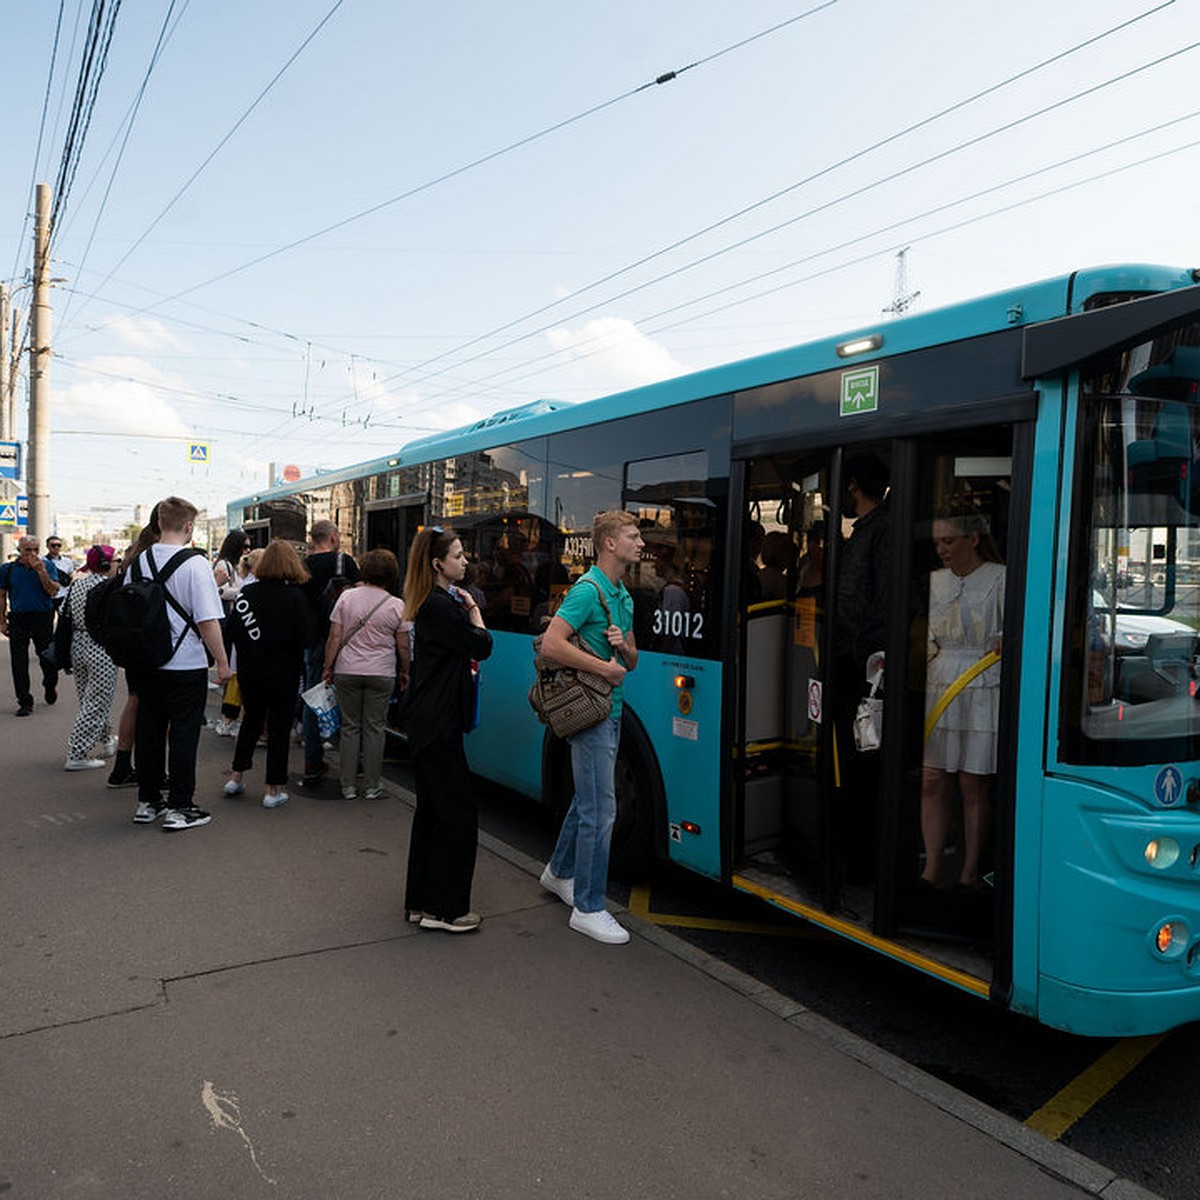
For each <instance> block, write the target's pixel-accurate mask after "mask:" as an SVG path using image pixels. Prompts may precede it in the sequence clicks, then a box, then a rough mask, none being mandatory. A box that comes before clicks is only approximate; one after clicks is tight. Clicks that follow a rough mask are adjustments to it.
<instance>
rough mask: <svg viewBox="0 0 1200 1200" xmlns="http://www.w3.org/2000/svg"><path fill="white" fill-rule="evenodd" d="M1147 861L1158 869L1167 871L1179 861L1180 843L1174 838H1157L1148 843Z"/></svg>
mask: <svg viewBox="0 0 1200 1200" xmlns="http://www.w3.org/2000/svg"><path fill="white" fill-rule="evenodd" d="M1145 853H1146V862H1148V863H1149V864H1150V866H1152V867H1153V868H1154V869H1155V870H1156V871H1165V870H1166V869H1167V868H1168V867H1173V866H1174V865H1175V864H1176V863H1177V862H1178V861H1179V843H1178V842H1177V841H1176V840H1175V839H1174V838H1169V837H1161V838H1155V839H1154V840H1153V841H1152V842H1148V843H1147V845H1146V851H1145Z"/></svg>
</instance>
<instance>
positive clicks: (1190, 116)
mask: <svg viewBox="0 0 1200 1200" xmlns="http://www.w3.org/2000/svg"><path fill="white" fill-rule="evenodd" d="M1198 44H1200V43H1198ZM1192 48H1195V47H1192ZM1179 53H1183V51H1180V52H1179ZM1032 115H1034V116H1036V115H1037V114H1032ZM1197 117H1200V109H1196V110H1194V111H1192V112H1190V113H1186V114H1184V115H1182V116H1179V117H1174V118H1172V119H1171V120H1168V121H1164V122H1161V123H1160V124H1158V125H1155V126H1152V127H1150V128H1148V129H1144V130H1141V131H1140V132H1138V133H1135V134H1129V135H1127V136H1125V137H1122V138H1117V139H1115V140H1113V141H1110V142H1107V143H1106V144H1104V145H1103V146H1098V147H1094V148H1093V149H1091V150H1088V151H1084V152H1082V153H1080V154H1076V155H1072V156H1071V157H1069V158H1065V159H1060V160H1058V161H1056V162H1054V163H1050V164H1047V165H1046V166H1044V167H1040V168H1038V169H1037V170H1034V171H1029V172H1026V173H1024V174H1022V175H1017V176H1014V177H1013V178H1011V179H1008V180H1005V181H1003V182H1002V183H997V184H994V185H992V186H990V187H987V188H983V189H981V190H979V191H977V192H974V193H972V194H971V195H969V196H963V197H960V198H959V199H957V200H953V201H949V202H947V203H945V204H940V205H937V206H935V207H933V208H931V209H927V210H925V211H924V212H922V213H918V214H916V215H915V216H912V217H908V218H905V219H904V220H902V221H895V222H892V223H890V224H888V225H884V226H881V227H879V228H877V229H873V230H871V231H870V232H868V233H865V234H860V235H858V236H857V237H854V238H850V239H848V240H846V241H844V242H841V243H838V244H837V245H834V246H827V247H825V248H824V249H821V250H818V251H814V252H813V253H811V254H809V255H806V256H804V257H802V258H799V259H794V260H793V261H791V262H789V263H785V264H782V265H780V266H777V267H773V268H771V269H770V270H767V271H763V272H760V273H758V274H756V275H753V276H749V277H747V278H746V279H742V280H739V281H738V282H735V283H731V284H727V285H726V286H724V287H721V288H718V289H716V290H715V291H712V292H709V293H707V294H705V295H703V296H696V297H692V298H691V299H689V300H686V301H683V302H681V303H679V304H675V305H672V306H670V307H668V308H665V309H660V310H659V311H657V312H653V313H649V314H647V315H645V316H642V317H639V318H638V320H637V322H636V323H637V324H638V325H641V324H644V323H646V322H650V321H654V320H657V319H658V318H660V317H664V316H668V315H670V314H671V313H674V312H678V311H679V310H681V309H685V308H689V307H692V306H693V305H696V304H702V303H704V302H705V301H706V300H710V299H715V298H716V297H717V296H720V295H724V294H726V293H728V292H730V291H736V290H737V289H738V288H741V287H748V286H749V285H750V284H752V283H756V282H759V281H761V280H763V279H767V278H770V277H771V276H773V275H777V274H780V273H782V272H784V271H788V270H792V269H794V268H795V267H797V266H802V265H803V264H804V263H806V262H811V261H813V260H814V259H817V258H823V257H825V256H826V255H829V254H834V253H836V252H837V251H839V250H844V249H848V248H849V247H850V246H854V245H857V244H859V243H861V242H864V241H867V240H868V239H870V238H873V237H878V236H880V235H881V234H884V233H889V232H892V231H894V230H896V229H899V228H901V227H902V226H904V225H909V224H912V222H914V221H918V220H924V219H925V218H927V217H930V216H934V215H936V214H938V213H941V212H945V211H947V210H948V209H951V208H955V207H958V206H960V205H962V204H967V203H970V202H971V201H973V200H978V199H980V198H982V197H983V196H986V195H990V194H992V193H995V192H997V191H1001V190H1003V189H1004V188H1008V187H1012V186H1015V185H1016V184H1018V183H1024V182H1027V181H1028V180H1030V179H1033V178H1036V177H1037V176H1039V175H1044V174H1046V173H1047V172H1049V171H1052V170H1058V169H1059V168H1061V167H1065V166H1070V165H1071V164H1073V163H1077V162H1080V161H1082V160H1083V159H1086V158H1090V157H1094V156H1095V155H1097V154H1102V153H1104V152H1106V151H1108V150H1112V149H1115V148H1116V147H1118V146H1122V145H1125V144H1127V143H1129V142H1133V141H1135V140H1137V139H1139V138H1143V137H1148V136H1150V135H1152V134H1155V133H1161V132H1162V131H1163V130H1165V129H1169V128H1171V127H1172V126H1175V125H1180V124H1182V123H1184V122H1185V121H1190V120H1194V119H1195V118H1197ZM993 132H999V131H993ZM985 136H991V135H985ZM1197 144H1198V143H1197V142H1189V143H1186V144H1184V145H1182V146H1178V147H1174V148H1172V149H1171V150H1168V151H1163V152H1161V153H1160V154H1155V155H1152V156H1150V157H1148V158H1144V159H1140V160H1138V161H1137V162H1135V163H1132V164H1128V165H1126V166H1122V167H1118V168H1114V169H1112V170H1110V171H1106V172H1102V173H1101V174H1099V175H1096V176H1092V177H1090V178H1088V179H1086V180H1081V181H1076V182H1074V183H1070V184H1064V185H1063V186H1061V187H1058V188H1054V189H1051V190H1050V191H1047V192H1043V193H1039V194H1038V195H1037V196H1033V197H1029V198H1027V199H1025V200H1021V201H1017V202H1014V203H1013V204H1009V205H1005V206H1003V207H1002V208H999V209H994V210H991V211H990V212H988V213H984V214H981V215H979V216H976V217H971V218H968V219H966V220H963V221H960V222H956V223H955V224H953V225H949V226H944V227H942V228H941V229H938V230H935V231H932V232H929V233H925V234H920V235H917V236H916V237H912V236H906V237H905V239H904V241H905V243H906V244H908V243H911V242H916V241H927V240H928V239H929V238H931V237H934V236H939V235H941V234H944V233H949V232H952V231H953V230H955V229H959V228H962V227H964V226H965V225H968V224H973V223H975V222H977V221H979V220H983V219H984V218H986V217H991V216H996V215H999V214H1001V213H1004V212H1009V211H1012V210H1013V209H1015V208H1020V207H1023V206H1025V205H1027V204H1030V203H1033V202H1034V201H1036V200H1041V199H1046V198H1048V197H1050V196H1055V195H1059V194H1061V193H1062V192H1065V191H1070V190H1072V189H1074V188H1076V187H1079V186H1082V184H1083V183H1091V182H1095V181H1096V180H1098V179H1104V178H1107V177H1108V176H1110V175H1112V174H1116V173H1119V172H1122V171H1127V170H1131V169H1133V167H1136V166H1140V165H1144V164H1145V163H1148V162H1153V161H1156V160H1157V159H1159V158H1161V157H1164V156H1166V155H1170V154H1178V153H1181V152H1183V151H1184V150H1188V149H1192V148H1193V147H1195V146H1196V145H1197ZM947 153H948V152H947ZM880 182H886V181H880ZM871 186H875V185H871ZM858 194H860V193H858V192H856V193H853V194H852V195H858ZM847 198H849V197H847ZM822 207H827V206H822ZM814 211H820V210H814ZM804 215H810V214H804ZM800 219H802V217H798V218H796V220H800ZM768 232H770V231H768ZM889 252H890V250H886V249H885V250H874V251H872V252H871V253H870V254H867V255H863V256H861V257H859V258H855V259H852V260H848V261H846V262H842V263H839V264H837V265H836V266H834V267H830V268H827V269H824V270H822V271H820V272H817V273H816V274H813V275H806V276H804V277H803V279H800V280H793V281H790V282H788V283H785V284H781V285H779V286H777V287H774V288H769V289H767V290H766V291H764V292H757V293H755V294H754V295H753V296H748V297H743V298H741V299H739V300H734V301H732V302H730V303H728V304H724V305H721V306H720V307H718V308H713V309H708V310H706V311H705V312H703V313H699V314H695V315H694V316H691V317H687V318H684V319H683V320H681V321H676V322H673V323H671V324H670V325H665V326H659V327H657V328H655V329H653V330H650V331H649V332H650V333H663V332H666V331H667V330H670V329H675V328H678V327H679V326H680V325H686V324H690V323H691V322H693V321H696V320H700V319H701V318H702V317H707V316H712V315H714V314H715V313H719V312H724V311H726V310H727V309H729V308H734V307H737V306H739V305H741V304H745V303H749V302H751V301H753V300H757V299H761V298H763V297H764V296H768V295H772V294H773V293H775V292H779V291H783V290H786V289H787V288H789V287H794V286H797V285H798V284H799V283H806V282H811V280H813V279H816V278H820V277H822V276H824V275H828V274H830V273H832V272H833V271H836V270H843V269H845V268H846V267H848V266H854V265H857V264H858V263H861V262H865V261H868V260H869V259H871V258H874V257H877V256H878V255H879V254H882V253H889ZM710 257H711V256H710ZM703 261H706V260H705V259H701V260H698V262H703ZM691 265H696V264H691ZM684 269H687V268H681V270H684ZM660 278H665V276H663V277H660ZM654 282H657V280H656V281H654ZM637 290H639V289H630V291H628V292H626V293H623V294H622V295H623V296H627V295H630V294H632V293H633V292H634V291H637ZM615 298H620V297H615ZM606 303H607V302H606ZM594 307H598V306H594ZM587 311H591V310H587ZM578 315H581V314H574V316H578ZM568 319H573V318H568ZM547 328H550V327H547ZM536 332H544V331H541V330H539V331H536ZM530 336H533V335H532V334H531V335H530ZM604 340H605V338H604V337H603V336H599V335H598V336H593V337H591V338H585V339H584V341H583V342H582V343H581V344H582V345H584V346H586V345H588V344H589V343H591V342H602V341H604ZM503 348H504V347H497V349H503ZM598 349H599V348H598ZM597 352H598V351H597ZM561 354H562V351H561V350H552V351H549V352H547V353H545V354H541V355H538V356H537V357H535V358H532V359H527V360H526V361H525V362H524V363H522V364H519V365H518V366H512V367H505V368H501V369H500V370H498V371H495V372H493V373H492V374H490V375H485V376H482V377H480V378H478V379H477V380H475V381H474V382H475V385H476V386H478V385H479V384H483V383H490V382H492V381H494V380H498V379H502V378H504V377H505V376H507V375H509V374H511V372H513V371H517V370H520V369H521V368H522V367H524V366H531V365H533V364H534V363H538V362H546V361H547V360H549V359H557V358H559V357H560V356H561ZM581 357H590V355H589V354H583V355H581ZM455 365H456V366H458V365H462V364H455ZM553 365H554V364H549V365H548V366H546V367H542V368H539V369H538V370H537V371H533V372H530V373H529V374H526V375H521V376H517V377H516V378H515V379H507V380H505V386H511V385H512V384H513V383H518V382H521V381H522V380H525V379H529V378H532V377H534V376H535V375H538V374H542V373H544V371H546V370H549V369H551V368H552V366H553ZM384 382H385V383H386V382H387V381H386V380H385V381H384ZM418 382H419V381H418ZM414 386H415V385H414ZM461 394H463V389H462V388H461V386H460V387H456V388H453V389H447V390H444V391H441V392H439V393H438V394H437V395H436V396H432V397H430V398H429V399H428V400H427V401H425V402H423V403H422V404H420V405H417V406H415V407H414V408H412V409H410V410H409V411H410V412H412V413H418V412H422V411H424V410H425V409H426V408H429V407H431V406H432V405H435V404H438V403H440V402H442V401H444V400H446V399H451V398H454V397H456V396H459V395H461Z"/></svg>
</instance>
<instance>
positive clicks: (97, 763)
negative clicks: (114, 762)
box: [63, 758, 106, 771]
mask: <svg viewBox="0 0 1200 1200" xmlns="http://www.w3.org/2000/svg"><path fill="white" fill-rule="evenodd" d="M105 765H106V764H105V762H104V759H102V758H68V759H67V761H66V762H65V763H63V770H64V771H94V770H95V769H96V768H97V767H103V766H105Z"/></svg>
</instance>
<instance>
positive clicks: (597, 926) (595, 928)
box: [568, 908, 629, 946]
mask: <svg viewBox="0 0 1200 1200" xmlns="http://www.w3.org/2000/svg"><path fill="white" fill-rule="evenodd" d="M568 924H569V925H570V926H571V928H572V929H573V930H575V932H576V933H583V934H586V935H587V936H588V937H590V938H594V939H595V940H596V941H597V942H604V943H605V944H607V945H609V946H623V945H624V944H625V943H626V942H627V941H629V930H628V929H626V928H624V927H623V926H621V925H618V924H617V920H616V918H615V917H614V916H613V915H612V913H609V912H606V911H605V910H604V909H601V910H600V911H599V912H594V913H585V912H580V911H579V909H577V908H572V909H571V919H570V921H569V922H568Z"/></svg>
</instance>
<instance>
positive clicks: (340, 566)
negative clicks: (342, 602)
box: [317, 550, 350, 634]
mask: <svg viewBox="0 0 1200 1200" xmlns="http://www.w3.org/2000/svg"><path fill="white" fill-rule="evenodd" d="M345 571H346V563H345V557H344V555H343V554H342V552H341V551H340V550H339V551H338V556H337V563H336V565H335V566H334V568H333V574H332V575H331V576H330V577H329V582H328V583H327V584H326V585H325V586H324V587H323V588H322V589H321V595H320V598H319V600H318V601H317V620H318V622H319V624H320V628H321V629H322V630H324V631H325V633H326V634H328V633H329V614H330V613H331V612H333V606H334V605H335V604H336V603H337V601H338V597H339V596H340V595H341V594H342V593H343V592H344V591H345V590H346V589H347V588H348V587H349V586H350V580H349V579H347V578H346V574H345Z"/></svg>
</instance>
